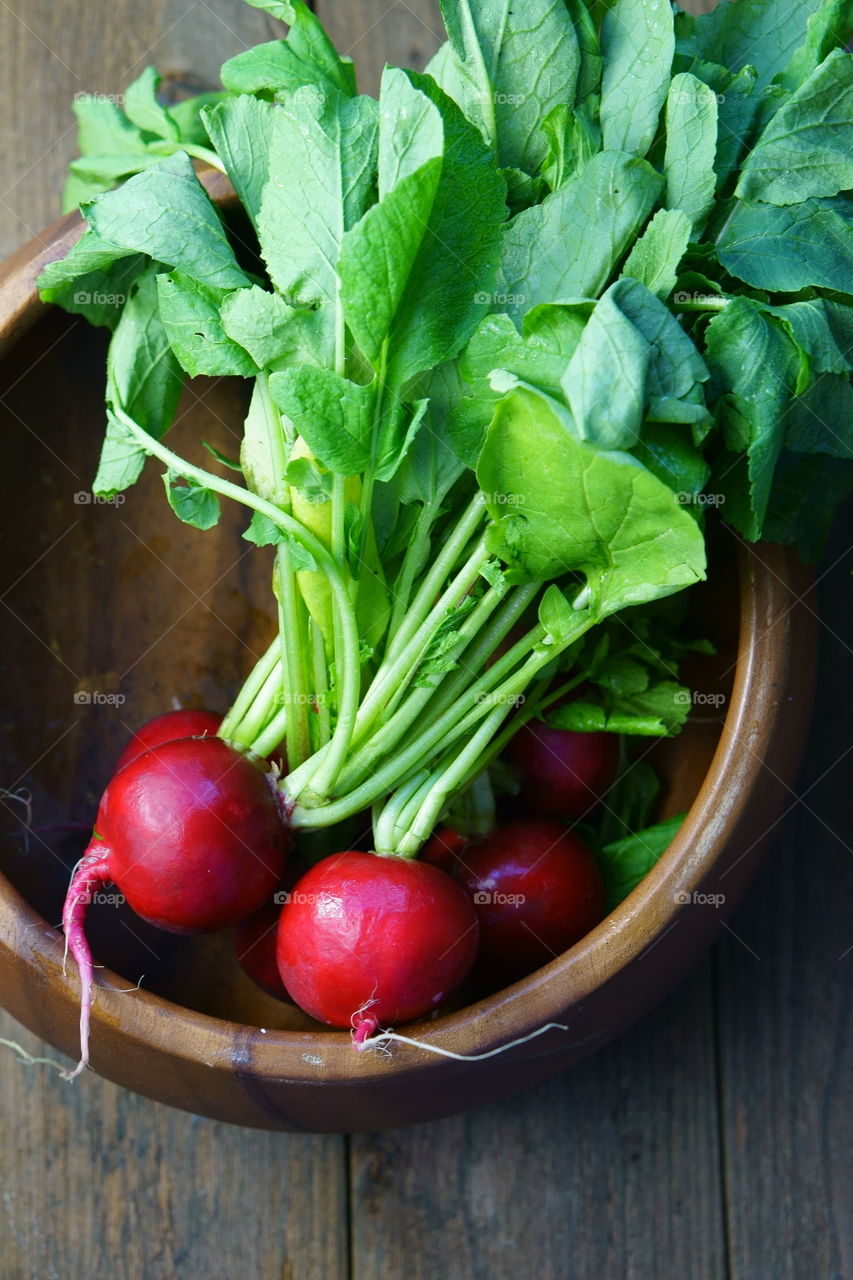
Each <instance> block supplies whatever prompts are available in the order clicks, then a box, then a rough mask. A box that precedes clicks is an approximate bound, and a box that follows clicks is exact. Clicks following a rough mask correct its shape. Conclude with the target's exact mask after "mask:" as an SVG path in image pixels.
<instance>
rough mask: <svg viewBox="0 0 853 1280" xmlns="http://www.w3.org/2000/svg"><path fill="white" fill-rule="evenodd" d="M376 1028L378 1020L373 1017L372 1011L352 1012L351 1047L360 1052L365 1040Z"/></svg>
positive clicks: (377, 1027) (377, 1028)
mask: <svg viewBox="0 0 853 1280" xmlns="http://www.w3.org/2000/svg"><path fill="white" fill-rule="evenodd" d="M378 1030H379V1022H378V1021H377V1019H376V1018H374V1016H373V1014H372V1013H363V1012H361V1011H359V1012H358V1013H356V1014H354V1015H353V1019H352V1043H353V1048H355V1049H357V1050H358V1051H359V1052H361V1050H362V1049H363V1048H364V1045H365V1042H366V1041H367V1040H369V1039H370V1037H371V1036H372V1035H373V1034H374V1033H375V1032H376V1031H378Z"/></svg>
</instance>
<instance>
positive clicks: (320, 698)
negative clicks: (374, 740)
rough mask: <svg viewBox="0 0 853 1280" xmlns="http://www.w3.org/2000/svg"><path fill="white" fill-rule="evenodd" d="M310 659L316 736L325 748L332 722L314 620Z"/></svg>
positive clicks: (325, 670)
mask: <svg viewBox="0 0 853 1280" xmlns="http://www.w3.org/2000/svg"><path fill="white" fill-rule="evenodd" d="M309 625H310V628H311V658H312V662H313V684H314V696H315V698H316V699H317V702H316V707H317V736H318V738H319V744H320V746H325V745H326V743H327V742H328V741H329V738H330V737H331V733H332V720H331V714H330V712H329V705H328V699H327V697H326V695H327V694H328V692H329V668H328V666H327V664H326V647H325V643H324V641H323V633H322V631H321V630H320V628H319V626H318V625H317V623H316V621H315V620H314V618H311V620H310V623H309Z"/></svg>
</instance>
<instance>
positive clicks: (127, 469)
mask: <svg viewBox="0 0 853 1280" xmlns="http://www.w3.org/2000/svg"><path fill="white" fill-rule="evenodd" d="M147 457H148V455H147V453H146V452H145V450H144V449H143V448H142V447H141V445H139V444H138V442H137V440H136V437H135V436H133V435H132V434H131V432H130V431H129V430H128V428H127V427H126V426H125V425H124V423H123V422H121V421H120V420H119V419H118V418H117V417H116V416H115V414H114V413H112V412H111V411H110V409H109V408H108V409H107V431H106V435H105V436H104V440H103V444H102V445H101V457H100V461H99V463H98V470H97V474H96V475H95V479H94V482H93V484H92V492H93V493H94V494H96V495H97V496H98V497H99V498H112V497H113V496H114V495H115V494H117V493H123V492H124V490H125V489H129V488H130V487H131V486H132V485H134V484H136V482H137V480H138V479H139V477H140V476H141V474H142V468H143V467H144V466H145V459H146V458H147Z"/></svg>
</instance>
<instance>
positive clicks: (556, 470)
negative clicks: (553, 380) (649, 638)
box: [477, 388, 705, 617]
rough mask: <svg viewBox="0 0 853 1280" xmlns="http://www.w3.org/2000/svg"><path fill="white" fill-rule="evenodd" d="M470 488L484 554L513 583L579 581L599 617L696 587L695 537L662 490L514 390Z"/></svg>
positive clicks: (630, 463)
mask: <svg viewBox="0 0 853 1280" xmlns="http://www.w3.org/2000/svg"><path fill="white" fill-rule="evenodd" d="M477 479H478V481H479V484H480V488H481V489H482V490H483V492H484V493H486V494H487V495H488V496H489V501H488V502H487V505H488V509H489V514H490V515H491V517H492V519H493V521H494V528H493V530H492V532H491V535H490V549H491V550H492V551H493V552H494V553H495V554H497V555H500V557H501V559H502V560H503V561H504V562H505V563H506V564H507V565H508V566H509V567H510V569H511V570H512V571H513V574H514V576H515V578H516V580H518V579H522V580H527V581H534V582H536V581H547V580H548V579H549V578H555V577H560V576H562V575H563V574H565V573H568V572H571V571H578V572H581V573H584V574H585V575H586V579H587V588H588V594H589V600H590V604H591V607H592V608H593V609H594V610H595V612H596V613H597V614H598V615H599V616H601V617H604V616H606V615H607V614H610V613H613V612H615V611H616V610H618V609H621V608H624V607H626V606H627V605H632V604H642V603H643V602H644V601H647V600H653V599H656V598H658V597H660V596H666V595H670V594H672V593H673V592H675V591H679V590H681V588H682V587H685V586H689V585H691V584H692V583H694V582H697V581H699V580H700V579H702V578H703V577H704V574H705V548H704V542H703V539H702V535H701V533H700V531H699V529H698V528H697V526H696V523H695V521H693V520H692V519H691V517H690V516H689V515H687V514H686V513H685V512H684V511H683V509H681V508H680V507H679V505H678V504H677V502H676V500H675V498H674V495H673V494H672V492H671V491H670V490H669V489H668V488H667V487H666V485H664V484H661V482H660V480H658V479H657V478H656V477H655V476H653V475H652V474H651V473H650V472H649V471H647V470H646V469H645V467H642V466H641V465H640V464H639V463H638V462H636V461H635V460H634V459H633V458H631V457H630V455H627V454H623V453H605V452H601V451H600V450H597V449H594V448H592V447H591V446H589V445H587V444H584V443H583V442H581V441H579V440H576V439H574V437H573V436H572V435H571V434H570V433H569V432H568V431H567V430H566V429H565V425H564V423H563V422H562V421H561V419H560V418H559V417H558V416H557V415H556V414H555V413H554V411H553V410H552V409H551V408H550V406H549V405H548V403H547V401H546V400H545V399H543V398H542V397H541V396H539V395H537V394H536V393H535V392H532V391H528V390H526V389H523V388H518V389H516V390H515V391H513V392H511V393H510V394H509V395H508V396H507V397H506V398H505V399H504V400H503V401H502V402H501V403H500V404H499V405H498V408H497V411H496V413H495V416H494V418H493V420H492V423H491V426H490V427H489V432H488V435H487V437H486V443H485V445H484V447H483V452H482V454H481V456H480V462H479V465H478V468H477ZM501 495H503V496H504V497H505V496H506V495H513V496H514V497H515V499H516V501H515V503H514V504H512V505H510V504H508V503H506V502H501V501H499V500H496V499H500V497H501Z"/></svg>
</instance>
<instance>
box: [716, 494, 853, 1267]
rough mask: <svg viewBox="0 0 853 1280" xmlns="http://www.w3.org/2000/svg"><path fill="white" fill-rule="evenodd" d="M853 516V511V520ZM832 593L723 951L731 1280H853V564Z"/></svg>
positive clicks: (846, 564)
mask: <svg viewBox="0 0 853 1280" xmlns="http://www.w3.org/2000/svg"><path fill="white" fill-rule="evenodd" d="M850 514H851V512H850V509H849V508H848V516H850ZM851 533H853V521H851V520H850V519H848V521H847V523H846V527H844V528H841V529H840V530H839V532H838V535H837V537H836V539H835V542H834V545H833V547H832V549H831V551H830V554H829V556H828V557H827V561H826V565H825V569H824V572H825V575H826V576H825V577H824V578H823V580H822V583H821V586H822V592H821V603H822V611H823V618H824V628H823V654H822V667H821V680H820V685H819V693H818V702H817V707H816V712H815V717H814V725H813V731H812V735H811V743H810V748H809V752H808V755H807V759H806V764H805V767H804V769H803V770H802V772H801V777H800V782H799V785H798V786H797V788H796V792H797V794H798V795H799V796H800V797H802V798H801V799H800V800H799V802H798V800H797V796H796V795H792V796H791V805H792V809H793V812H792V815H791V821H790V822H789V823H788V824H787V825H786V826H784V828H783V831H782V839H781V840H780V844H779V847H778V849H777V851H776V853H775V854H774V855H773V857H772V858H771V859H770V862H769V865H768V866H767V869H766V871H765V872H764V874H763V876H762V877H761V879H760V880H759V881H758V883H757V884H756V886H755V888H754V890H753V893H752V896H751V899H750V904H749V907H748V908H747V910H745V911H744V912H743V913H742V914H741V915H740V916H739V917H738V918H737V919H736V920H735V921H734V922H733V927H732V931H731V932H730V933H729V934H727V935H726V937H725V939H724V941H723V942H722V943H721V944H720V946H719V948H718V949H717V967H718V981H719V992H720V997H719V1046H720V1050H719V1051H720V1064H721V1087H722V1100H723V1109H722V1132H723V1140H724V1150H725V1170H726V1199H727V1212H728V1220H729V1224H730V1235H731V1244H730V1249H731V1267H732V1275H733V1276H734V1277H737V1278H738V1280H765V1278H766V1280H802V1278H804V1277H808V1278H809V1280H841V1277H847V1276H849V1275H851V1274H853V1219H851V1214H850V1206H851V1203H853V1177H851V1155H850V1153H851V1151H853V1120H851V1108H850V1099H851V1097H853V1043H851V1013H852V1012H853V1001H851V994H853V982H851V978H853V971H852V970H851V963H852V962H853V921H851V915H850V903H851V901H853V847H851V830H853V801H851V790H850V760H851V751H853V745H851V734H850V725H851V723H853V682H851V678H850V676H851V666H852V665H853V664H852V663H851V659H853V649H851V647H850V646H851V637H853V607H851V600H850V572H851V569H853V553H852V552H851V550H850V544H851Z"/></svg>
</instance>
